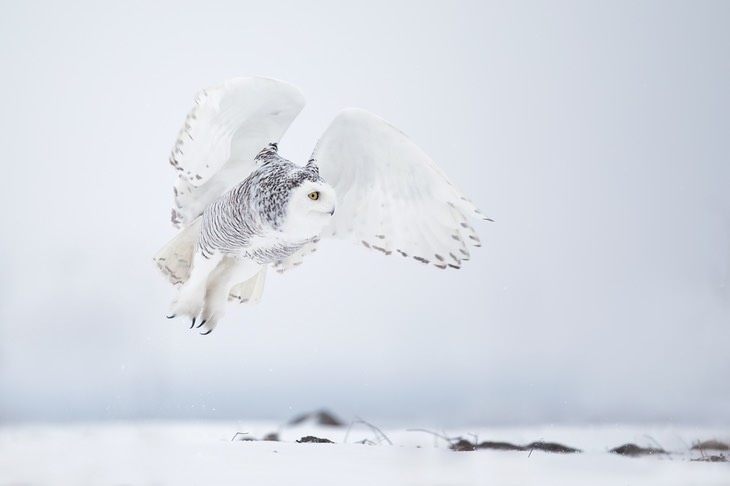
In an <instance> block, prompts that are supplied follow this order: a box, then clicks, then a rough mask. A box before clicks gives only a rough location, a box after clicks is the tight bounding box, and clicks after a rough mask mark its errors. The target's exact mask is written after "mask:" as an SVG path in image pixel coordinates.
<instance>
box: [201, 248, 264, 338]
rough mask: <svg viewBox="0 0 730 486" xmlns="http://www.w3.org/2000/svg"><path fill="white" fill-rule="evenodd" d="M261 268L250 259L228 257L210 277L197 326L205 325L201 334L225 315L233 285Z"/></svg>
mask: <svg viewBox="0 0 730 486" xmlns="http://www.w3.org/2000/svg"><path fill="white" fill-rule="evenodd" d="M260 270H261V265H259V264H257V263H255V262H254V261H252V260H248V259H237V258H233V257H226V258H224V259H223V261H222V262H221V263H220V264H219V265H218V266H217V267H216V268H215V270H214V271H213V273H211V275H210V277H209V278H208V286H207V289H206V292H205V300H204V303H203V309H202V311H201V313H200V315H199V316H198V321H197V322H198V323H197V324H196V326H197V327H201V326H202V327H203V330H202V331H201V334H209V333H210V332H211V331H213V329H214V328H215V326H216V324H217V323H218V321H219V320H220V319H221V318H222V317H223V315H224V314H225V310H226V302H227V301H228V293H229V292H230V290H231V287H232V286H233V285H235V284H237V283H238V282H245V281H247V280H249V279H250V278H252V277H253V276H255V275H256V274H257V273H258V272H259V271H260Z"/></svg>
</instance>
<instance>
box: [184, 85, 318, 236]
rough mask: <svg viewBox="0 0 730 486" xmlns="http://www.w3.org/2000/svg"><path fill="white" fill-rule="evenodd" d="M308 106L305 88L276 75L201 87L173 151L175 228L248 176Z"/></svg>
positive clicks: (190, 220) (190, 219) (185, 222)
mask: <svg viewBox="0 0 730 486" xmlns="http://www.w3.org/2000/svg"><path fill="white" fill-rule="evenodd" d="M303 107H304V96H303V95H302V93H301V92H300V91H299V90H298V89H297V88H296V87H294V86H292V85H290V84H287V83H284V82H282V81H277V80H275V79H269V78H260V77H244V78H236V79H231V80H229V81H225V82H223V83H221V84H219V85H217V86H212V87H210V88H206V89H203V90H201V91H200V92H199V93H198V95H197V96H196V98H195V107H194V108H193V109H192V110H191V111H190V113H189V114H188V116H187V118H186V119H185V124H184V125H183V127H182V129H181V130H180V133H179V135H178V138H177V140H176V142H175V146H174V147H173V149H172V153H171V154H170V164H171V165H172V166H173V167H174V168H175V169H176V170H177V173H178V179H177V181H176V182H175V185H174V187H173V192H174V195H175V205H174V207H173V208H172V223H173V224H174V225H175V227H177V228H182V227H185V226H186V225H188V224H190V223H191V222H192V221H193V220H194V219H195V218H197V217H198V216H200V215H201V214H202V212H203V210H204V209H205V208H206V207H207V206H208V205H209V204H210V203H211V202H213V201H214V200H215V199H217V198H218V197H220V196H221V195H222V194H223V193H225V192H226V191H227V190H228V189H230V188H231V187H233V186H234V185H236V184H237V183H239V182H241V181H242V180H243V179H245V178H246V176H248V175H249V174H250V173H251V171H252V170H253V167H254V165H253V161H254V158H255V157H256V154H258V153H259V152H260V151H261V149H262V148H264V147H266V146H267V145H268V144H269V143H271V142H275V143H276V142H278V141H279V140H280V139H281V137H282V136H283V135H284V132H286V130H287V129H288V128H289V125H291V123H292V121H294V119H295V118H296V117H297V115H298V114H299V112H300V111H302V108H303Z"/></svg>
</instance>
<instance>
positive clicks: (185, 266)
mask: <svg viewBox="0 0 730 486" xmlns="http://www.w3.org/2000/svg"><path fill="white" fill-rule="evenodd" d="M201 221H202V219H201V218H197V219H196V220H194V221H193V222H192V223H190V224H189V225H188V226H187V227H185V228H184V229H183V230H182V231H180V232H179V233H178V234H177V236H175V237H174V238H173V239H172V240H170V242H168V243H167V244H166V245H165V246H163V247H162V249H161V250H160V251H158V252H157V254H155V256H154V257H153V258H152V259H153V260H154V261H155V263H156V264H157V267H158V268H159V269H160V270H162V273H164V274H165V275H167V278H168V279H169V280H170V282H172V283H173V284H180V283H183V282H185V281H186V280H187V279H188V277H189V276H190V266H191V264H192V261H193V254H195V247H196V246H197V244H198V233H200V222H201Z"/></svg>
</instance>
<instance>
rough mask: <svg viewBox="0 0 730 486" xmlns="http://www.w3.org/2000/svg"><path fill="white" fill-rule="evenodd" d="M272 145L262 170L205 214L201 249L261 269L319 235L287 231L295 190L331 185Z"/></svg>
mask: <svg viewBox="0 0 730 486" xmlns="http://www.w3.org/2000/svg"><path fill="white" fill-rule="evenodd" d="M276 150H277V147H276V144H270V145H269V147H267V148H266V149H264V150H263V151H262V152H261V153H260V154H259V155H258V156H257V157H256V162H257V163H258V164H259V167H258V168H257V169H256V170H254V172H252V173H251V175H249V176H248V177H247V178H246V179H245V180H244V181H243V182H241V183H240V184H239V185H237V186H235V187H234V188H233V189H231V190H229V191H228V192H227V193H226V194H224V195H223V196H221V197H220V198H219V199H217V200H216V201H214V202H213V203H212V204H211V205H210V206H208V207H207V208H206V209H205V211H204V212H203V219H202V226H201V228H200V236H199V239H198V249H199V250H200V251H201V252H202V253H203V255H204V256H206V257H210V256H211V255H213V254H214V253H215V252H220V253H223V254H224V255H226V256H230V257H235V258H250V259H252V260H254V261H255V262H256V263H258V264H260V265H265V264H268V263H273V262H276V261H280V260H283V259H284V258H287V257H288V256H290V255H292V254H293V253H295V252H296V251H298V250H299V249H300V248H302V247H303V246H304V245H305V244H307V243H309V242H311V241H313V240H314V239H315V238H316V237H317V236H316V235H313V236H311V237H309V238H298V237H296V236H290V235H286V234H285V233H283V232H282V231H281V229H282V227H283V226H284V223H285V222H286V216H287V214H286V208H287V205H288V203H289V200H290V198H291V195H292V191H293V190H294V189H296V188H298V187H300V186H301V185H302V183H303V182H304V181H310V182H314V183H319V184H322V185H324V184H326V183H325V182H324V180H323V179H322V178H321V177H319V174H318V173H317V171H316V170H315V169H313V166H311V165H310V166H307V167H304V168H303V167H299V166H297V165H295V164H293V163H292V162H290V161H288V160H286V159H284V158H282V157H280V156H279V155H278V154H277V152H276Z"/></svg>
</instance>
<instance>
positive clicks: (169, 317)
mask: <svg viewBox="0 0 730 486" xmlns="http://www.w3.org/2000/svg"><path fill="white" fill-rule="evenodd" d="M165 317H167V318H168V319H174V318H175V314H173V315H171V316H165Z"/></svg>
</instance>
